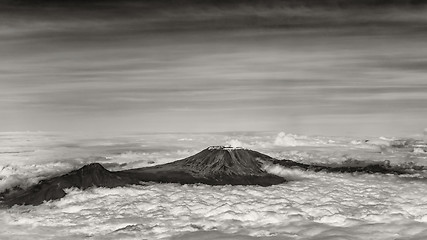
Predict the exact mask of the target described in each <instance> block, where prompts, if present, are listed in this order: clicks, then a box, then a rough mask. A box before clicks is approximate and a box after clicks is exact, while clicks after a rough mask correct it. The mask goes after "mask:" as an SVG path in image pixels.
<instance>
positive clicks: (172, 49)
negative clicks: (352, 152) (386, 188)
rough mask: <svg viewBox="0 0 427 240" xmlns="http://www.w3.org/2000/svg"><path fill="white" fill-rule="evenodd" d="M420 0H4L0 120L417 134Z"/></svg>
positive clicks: (26, 125)
mask: <svg viewBox="0 0 427 240" xmlns="http://www.w3.org/2000/svg"><path fill="white" fill-rule="evenodd" d="M159 2H161V3H159ZM422 3H423V2H422V1H417V2H415V1H412V2H411V1H390V3H384V1H383V2H380V1H367V0H366V1H338V0H337V1H2V2H1V5H0V85H1V87H0V118H1V124H0V131H60V132H75V131H81V132H111V131H114V132H123V131H127V132H129V131H133V132H222V131H282V130H285V131H287V132H293V133H300V134H312V135H313V134H323V135H356V136H361V135H368V136H378V135H387V136H407V135H412V134H417V133H418V134H419V133H421V132H422V130H423V129H424V128H425V127H427V123H426V121H425V119H426V118H427V94H426V92H427V80H426V76H427V74H426V71H427V70H426V69H427V57H426V56H427V47H426V41H425V40H426V39H427V27H426V26H427V9H426V8H425V6H424V5H423V4H422Z"/></svg>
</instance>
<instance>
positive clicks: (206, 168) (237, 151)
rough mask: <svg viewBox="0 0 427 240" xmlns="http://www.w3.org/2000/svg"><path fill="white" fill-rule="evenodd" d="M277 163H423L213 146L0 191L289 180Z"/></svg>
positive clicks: (402, 170)
mask: <svg viewBox="0 0 427 240" xmlns="http://www.w3.org/2000/svg"><path fill="white" fill-rule="evenodd" d="M264 163H267V164H275V165H280V166H282V167H284V168H293V169H295V168H296V169H299V170H302V171H313V172H319V171H324V172H332V173H369V174H372V173H377V174H378V173H380V174H395V175H400V174H413V173H419V172H420V171H424V170H425V168H424V167H422V166H421V167H418V168H416V167H409V168H407V167H400V166H390V164H389V163H388V162H384V163H375V162H360V161H355V160H354V161H350V162H343V163H342V164H339V165H315V164H310V165H309V164H304V163H298V162H294V161H291V160H286V159H284V160H277V159H274V158H272V157H269V156H267V155H265V154H262V153H259V152H256V151H252V150H249V149H244V148H232V147H224V146H213V147H208V148H206V149H204V150H203V151H201V152H199V153H197V154H195V155H193V156H190V157H188V158H184V159H181V160H178V161H175V162H171V163H167V164H163V165H157V166H153V167H145V168H137V169H130V170H125V171H118V172H110V171H108V170H107V169H105V168H104V167H103V166H102V165H101V164H99V163H92V164H89V165H86V166H84V167H82V168H80V169H78V170H74V171H72V172H70V173H68V174H65V175H62V176H59V177H54V178H51V179H47V180H43V181H41V182H40V183H38V184H36V185H34V186H32V187H30V188H28V189H25V190H23V189H20V190H16V191H10V192H7V191H6V192H3V193H1V194H0V198H1V200H2V202H3V203H2V204H3V205H6V206H13V205H15V204H18V205H21V204H25V205H39V204H41V203H43V202H44V201H49V200H54V199H59V198H62V197H64V196H65V194H66V193H65V191H64V189H66V188H71V187H76V188H80V189H86V188H89V187H93V186H95V187H109V188H112V187H118V186H125V185H130V184H143V183H144V182H158V183H179V184H197V183H202V184H209V185H226V184H229V185H260V186H270V185H274V184H280V183H284V182H286V180H285V179H284V178H282V177H279V176H276V175H273V174H270V173H267V172H266V171H265V170H264V168H263V165H264Z"/></svg>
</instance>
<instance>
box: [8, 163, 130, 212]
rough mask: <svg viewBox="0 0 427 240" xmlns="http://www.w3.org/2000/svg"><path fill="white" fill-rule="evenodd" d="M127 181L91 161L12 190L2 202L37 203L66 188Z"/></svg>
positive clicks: (119, 184)
mask: <svg viewBox="0 0 427 240" xmlns="http://www.w3.org/2000/svg"><path fill="white" fill-rule="evenodd" d="M128 183H129V180H128V179H123V178H121V177H119V176H117V175H116V174H115V173H113V172H110V171H108V170H107V169H105V168H104V167H103V166H102V165H101V164H99V163H92V164H89V165H85V166H83V167H82V168H80V169H78V170H74V171H72V172H70V173H67V174H65V175H62V176H59V177H54V178H51V179H47V180H42V181H40V182H39V183H38V184H36V185H34V186H32V187H30V188H28V189H26V190H21V191H18V192H12V193H10V195H6V196H4V201H3V204H5V205H7V206H13V205H15V204H25V205H39V204H42V203H43V202H44V201H49V200H54V199H59V198H62V197H64V196H65V191H64V189H66V188H71V187H76V188H80V189H86V188H89V187H92V186H96V187H117V186H123V185H126V184H128Z"/></svg>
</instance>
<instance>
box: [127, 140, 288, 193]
mask: <svg viewBox="0 0 427 240" xmlns="http://www.w3.org/2000/svg"><path fill="white" fill-rule="evenodd" d="M273 160H274V159H273V158H271V157H269V156H267V155H264V154H262V153H259V152H256V151H252V150H248V149H244V148H233V147H226V146H212V147H208V148H206V149H204V150H203V151H201V152H199V153H197V154H195V155H193V156H190V157H188V158H184V159H182V160H178V161H175V162H172V163H167V164H164V165H158V166H154V167H147V168H139V169H132V170H127V171H124V172H127V173H129V174H135V175H139V178H140V180H141V181H156V182H173V183H181V184H191V183H204V184H209V185H225V184H230V185H260V186H270V185H274V184H279V183H283V182H285V179H283V178H282V177H278V176H276V175H272V174H269V173H267V172H266V171H264V170H263V168H262V165H263V163H264V162H267V161H273Z"/></svg>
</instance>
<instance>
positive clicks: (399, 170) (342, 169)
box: [272, 159, 424, 175]
mask: <svg viewBox="0 0 427 240" xmlns="http://www.w3.org/2000/svg"><path fill="white" fill-rule="evenodd" d="M272 163H273V164H277V165H280V166H282V167H286V168H299V169H301V170H305V171H313V172H321V171H324V172H329V173H367V174H375V173H380V174H394V175H406V174H414V173H416V172H414V171H415V169H408V168H403V167H398V166H391V165H389V164H387V163H371V164H366V165H365V166H345V165H343V166H328V165H316V164H305V163H298V162H295V161H292V160H286V159H283V160H277V159H275V160H273V161H272ZM420 168H424V167H420Z"/></svg>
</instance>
